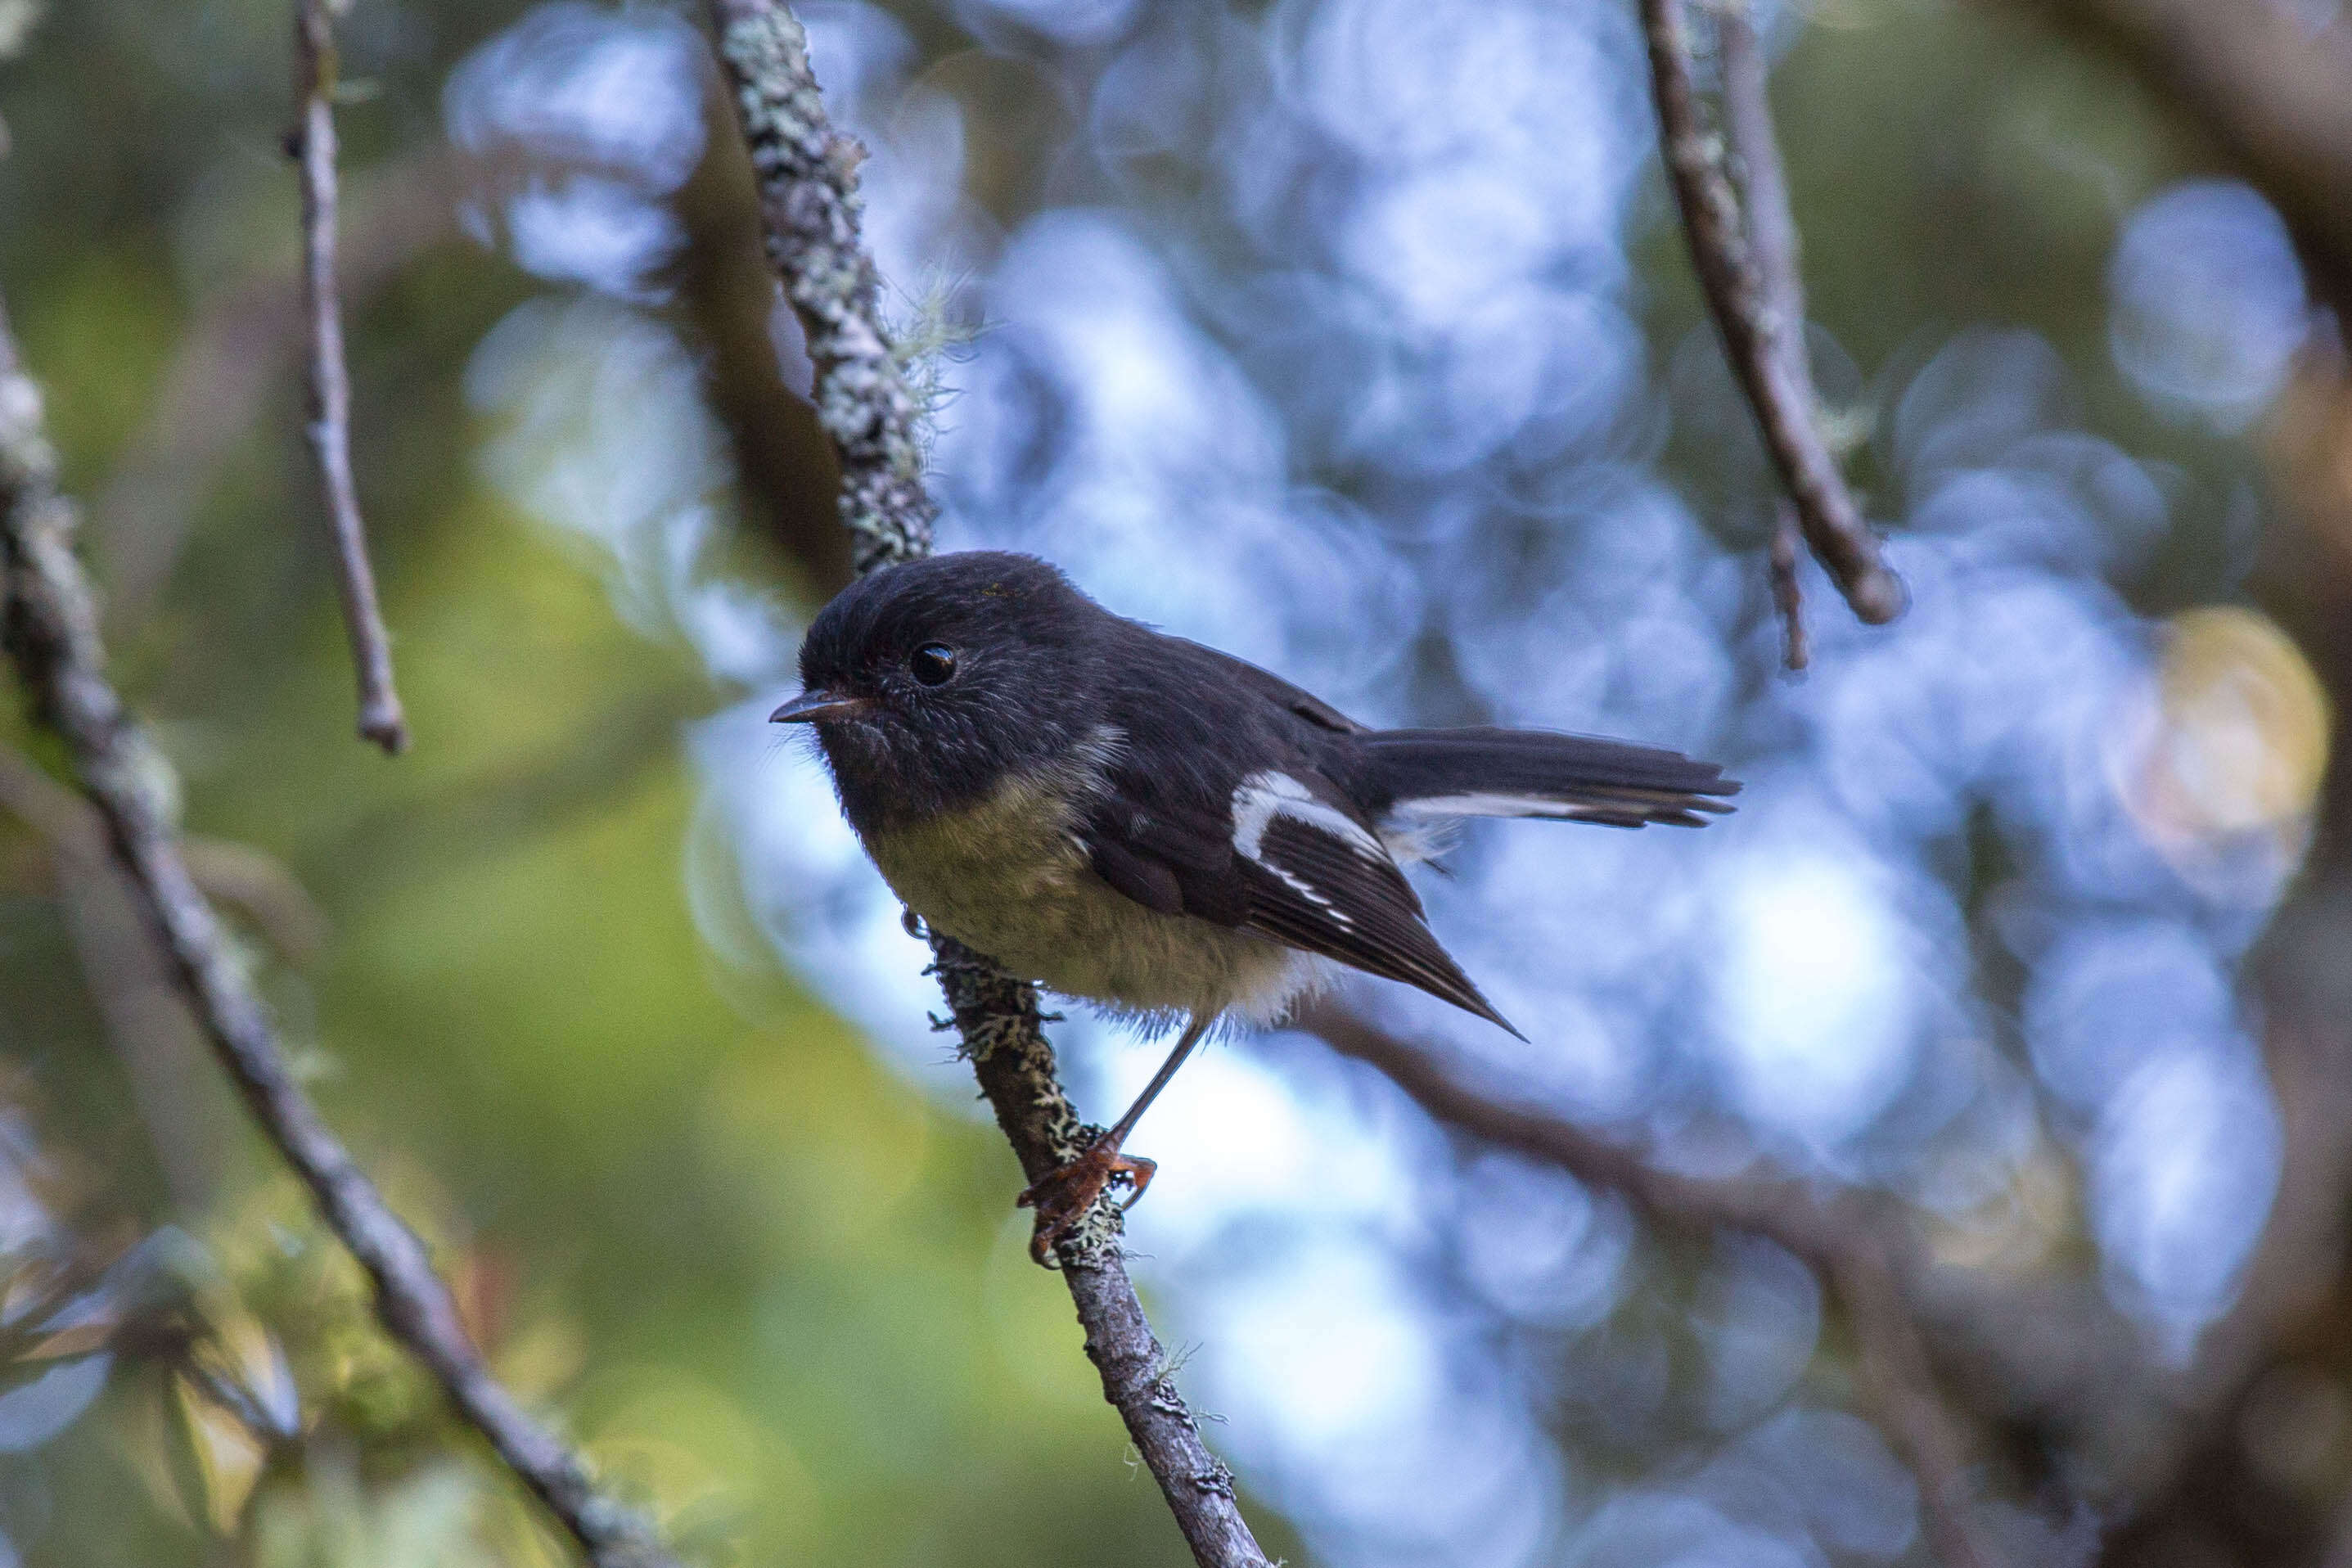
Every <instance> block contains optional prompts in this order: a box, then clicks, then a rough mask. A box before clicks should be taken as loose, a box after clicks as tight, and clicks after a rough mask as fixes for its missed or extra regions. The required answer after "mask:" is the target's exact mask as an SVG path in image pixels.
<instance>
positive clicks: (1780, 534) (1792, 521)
mask: <svg viewBox="0 0 2352 1568" xmlns="http://www.w3.org/2000/svg"><path fill="white" fill-rule="evenodd" d="M1800 538H1801V534H1800V532H1799V531H1798V527H1797V509H1796V508H1795V507H1792V506H1790V504H1789V503H1788V502H1787V501H1785V500H1784V501H1782V502H1780V504H1779V505H1778V506H1776V507H1774V508H1773V509H1772V545H1771V567H1772V607H1773V608H1774V609H1776V610H1778V611H1780V665H1781V668H1784V669H1786V670H1787V671H1788V672H1789V673H1790V675H1792V676H1793V675H1801V674H1802V673H1804V668H1805V666H1806V665H1808V664H1810V663H1811V662H1812V654H1811V651H1810V650H1809V649H1808V648H1807V647H1806V645H1805V591H1804V589H1803V588H1802V587H1801V586H1800V585H1799V584H1798V582H1797V543H1798V540H1799V539H1800Z"/></svg>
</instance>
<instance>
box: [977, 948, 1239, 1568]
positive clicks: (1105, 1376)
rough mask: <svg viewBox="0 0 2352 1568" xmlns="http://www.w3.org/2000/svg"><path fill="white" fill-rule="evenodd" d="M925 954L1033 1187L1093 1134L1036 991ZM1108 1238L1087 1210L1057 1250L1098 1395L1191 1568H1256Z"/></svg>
mask: <svg viewBox="0 0 2352 1568" xmlns="http://www.w3.org/2000/svg"><path fill="white" fill-rule="evenodd" d="M931 951H932V952H933V953H934V954H935V955H936V958H937V962H936V963H934V965H933V973H937V974H938V975H939V977H940V990H941V991H942V992H944V993H945V994H946V995H947V999H948V1008H949V1011H950V1014H951V1015H952V1016H953V1018H954V1022H955V1027H956V1028H957V1030H958V1031H959V1032H961V1035H962V1037H963V1054H964V1055H965V1056H967V1057H969V1058H971V1066H972V1071H973V1073H974V1074H975V1075H977V1076H978V1078H979V1079H980V1088H981V1092H982V1094H984V1095H986V1096H987V1097H988V1103H989V1106H990V1108H991V1109H992V1110H994V1111H995V1112H996V1124H997V1125H998V1126H999V1127H1001V1128H1003V1130H1004V1136H1005V1139H1006V1141H1007V1142H1010V1143H1011V1144H1012V1145H1013V1153H1014V1155H1016V1156H1017V1157H1018V1158H1019V1159H1020V1161H1021V1171H1022V1174H1024V1176H1026V1177H1027V1178H1028V1179H1029V1180H1030V1181H1033V1182H1034V1181H1037V1180H1039V1179H1040V1178H1042V1177H1044V1176H1045V1175H1046V1174H1047V1173H1051V1172H1053V1171H1055V1170H1057V1169H1059V1168H1060V1167H1061V1166H1063V1165H1066V1164H1067V1163H1069V1162H1070V1161H1072V1160H1074V1159H1076V1158H1077V1156H1078V1155H1079V1154H1081V1153H1083V1152H1085V1151H1086V1147H1087V1143H1088V1142H1090V1141H1091V1140H1092V1137H1093V1135H1094V1133H1095V1132H1097V1131H1099V1130H1098V1129H1096V1128H1091V1127H1087V1126H1086V1125H1084V1124H1083V1123H1081V1122H1080V1121H1079V1120H1078V1113H1077V1111H1076V1110H1075V1109H1073V1108H1072V1106H1071V1104H1070V1100H1069V1097H1068V1096H1067V1095H1066V1094H1065V1093H1064V1092H1063V1091H1062V1085H1061V1082H1060V1080H1059V1079H1057V1078H1056V1077H1055V1070H1054V1047H1052V1046H1051V1045H1050V1044H1048V1043H1047V1041H1046V1039H1045V1031H1044V1029H1043V1028H1042V1027H1041V1025H1042V1023H1043V1021H1044V1020H1043V1016H1042V1015H1041V1014H1040V1013H1039V1012H1038V1011H1037V988H1036V987H1035V986H1034V985H1031V984H1028V983H1027V982H1025V981H1020V980H1014V979H1013V978H1012V977H1011V976H1010V975H1007V974H1006V973H1004V972H1003V970H1000V969H998V968H997V967H996V966H995V965H994V964H992V963H990V962H989V961H988V960H986V959H984V958H982V957H981V956H980V955H979V954H978V953H976V952H972V951H971V949H970V948H968V947H965V946H963V945H962V944H961V943H960V942H955V941H953V940H951V939H950V938H947V937H941V936H934V937H933V938H932V939H931ZM1118 1235H1119V1222H1118V1210H1117V1209H1115V1208H1112V1207H1111V1206H1109V1205H1104V1204H1098V1205H1096V1206H1095V1208H1094V1209H1093V1211H1092V1212H1090V1213H1089V1214H1088V1215H1087V1217H1086V1218H1085V1220H1084V1221H1082V1222H1081V1223H1080V1224H1079V1226H1078V1227H1077V1229H1076V1231H1075V1232H1073V1233H1072V1234H1071V1235H1070V1236H1069V1237H1066V1238H1065V1239H1064V1241H1063V1242H1062V1244H1061V1247H1060V1248H1059V1261H1060V1263H1061V1265H1062V1278H1063V1279H1064V1280H1065V1281H1066V1283H1067V1284H1068V1285H1069V1288H1070V1300H1071V1301H1072V1302H1073V1303H1074V1304H1075V1305H1076V1307H1077V1310H1078V1321H1079V1322H1080V1323H1081V1324H1082V1325H1084V1327H1085V1329H1086V1331H1087V1360H1088V1361H1091V1362H1093V1363H1095V1370H1096V1371H1097V1373H1101V1374H1102V1385H1103V1397H1104V1398H1105V1399H1107V1400H1108V1401H1109V1402H1110V1403H1111V1405H1113V1406H1114V1407H1115V1408H1117V1410H1118V1414H1119V1419H1121V1420H1122V1421H1124V1422H1126V1423H1127V1433H1128V1436H1129V1437H1131V1438H1133V1439H1134V1441H1135V1447H1136V1451H1137V1452H1138V1453H1139V1454H1140V1455H1142V1457H1143V1462H1144V1465H1145V1466H1146V1467H1147V1468H1149V1469H1150V1471H1151V1474H1152V1477H1153V1479H1156V1480H1158V1481H1159V1483H1160V1495H1161V1496H1162V1497H1165V1498H1166V1499H1167V1500H1168V1509H1169V1511H1170V1512H1171V1513H1173V1514H1174V1515H1175V1516H1176V1526H1177V1528H1178V1529H1179V1530H1181V1531H1183V1532H1184V1540H1185V1541H1186V1542H1187V1543H1189V1544H1190V1545H1191V1546H1192V1556H1193V1559H1194V1560H1195V1561H1196V1562H1198V1563H1201V1564H1202V1568H1266V1564H1267V1558H1266V1555H1265V1552H1264V1551H1263V1550H1262V1549H1261V1548H1260V1547H1259V1546H1258V1543H1257V1542H1256V1540H1255V1538H1254V1537H1253V1536H1252V1535H1251V1534H1250V1531H1249V1525H1248V1524H1247V1523H1246V1522H1245V1521H1244V1520H1243V1519H1242V1515H1241V1509H1240V1506H1239V1505H1238V1503H1237V1502H1236V1501H1235V1500H1234V1473H1233V1471H1232V1470H1230V1469H1228V1468H1225V1464H1224V1461H1223V1460H1222V1459H1220V1458H1217V1457H1216V1456H1215V1455H1214V1454H1213V1453H1211V1452H1210V1451H1209V1446H1208V1445H1207V1444H1206V1443H1204V1442H1202V1439H1201V1426H1200V1423H1199V1421H1198V1420H1197V1419H1195V1418H1194V1416H1193V1415H1192V1411H1191V1410H1190V1409H1189V1408H1187V1406H1186V1405H1185V1404H1184V1396H1183V1395H1182V1394H1179V1393H1178V1392H1177V1391H1176V1384H1175V1381H1174V1371H1175V1369H1174V1368H1173V1367H1172V1366H1171V1365H1170V1363H1169V1361H1168V1357H1167V1352H1165V1351H1163V1350H1162V1349H1161V1348H1160V1341H1159V1339H1158V1338H1157V1337H1156V1336H1154V1335H1153V1333H1152V1331H1151V1324H1150V1320H1148V1319H1147V1318H1145V1316H1144V1315H1143V1303H1142V1302H1141V1301H1139V1300H1137V1299H1136V1294H1135V1286H1134V1285H1133V1284H1132V1283H1131V1282H1130V1281H1129V1279H1128V1277H1127V1265H1126V1263H1125V1262H1124V1261H1123V1260H1122V1258H1120V1256H1119V1250H1118Z"/></svg>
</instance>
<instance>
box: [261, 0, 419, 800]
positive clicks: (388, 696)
mask: <svg viewBox="0 0 2352 1568" xmlns="http://www.w3.org/2000/svg"><path fill="white" fill-rule="evenodd" d="M327 6H328V0H296V5H295V8H294V59H295V66H294V72H295V77H294V88H295V96H296V98H297V99H298V100H299V101H300V103H301V105H302V121H301V125H300V127H299V129H298V130H297V131H296V132H294V135H293V138H292V141H291V142H290V143H289V148H288V150H289V152H291V153H293V155H294V157H295V160H296V161H297V163H299V165H300V168H301V174H302V308H303V313H304V314H305V315H307V316H308V317H309V318H310V427H309V435H310V449H311V451H312V452H313V453H314V454H316V456H317V458H318V460H319V479H320V486H321V487H322V489H324V491H325V493H326V500H327V516H328V519H329V521H331V523H332V524H333V526H334V531H335V563H336V567H337V570H338V573H339V583H340V585H341V590H342V600H343V624H344V626H346V627H347V628H348V629H349V630H350V633H351V639H352V666H353V667H354V668H355V669H356V670H357V671H358V674H359V685H360V722H359V731H360V737H361V738H362V740H368V741H373V742H375V743H376V744H377V745H379V746H382V747H383V749H384V751H385V752H386V753H387V754H389V755H392V756H398V755H399V754H400V753H401V752H403V751H405V750H406V749H407V747H408V721H407V719H406V718H405V717H404V715H403V714H402V712H401V709H400V694H399V693H398V692H397V691H395V690H394V689H393V684H392V641H391V637H390V635H389V634H388V633H386V632H385V630H384V626H383V609H382V607H381V606H379V605H377V603H376V595H375V572H374V570H373V568H372V567H371V566H369V564H368V552H367V529H366V526H365V525H364V524H362V522H361V521H360V497H359V488H358V486H357V485H356V484H354V483H353V482H352V378H351V372H350V371H349V369H348V368H347V367H346V366H345V365H344V363H343V309H342V303H341V300H339V299H338V298H337V297H336V294H335V205H336V189H335V111H334V104H333V98H334V91H335V34H334V24H333V22H332V21H331V19H330V17H329V16H328V14H327Z"/></svg>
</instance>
